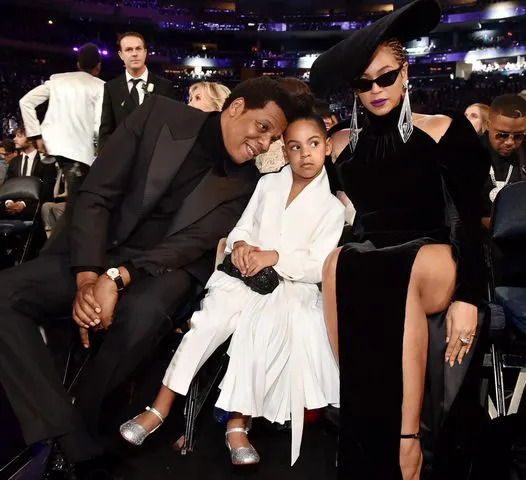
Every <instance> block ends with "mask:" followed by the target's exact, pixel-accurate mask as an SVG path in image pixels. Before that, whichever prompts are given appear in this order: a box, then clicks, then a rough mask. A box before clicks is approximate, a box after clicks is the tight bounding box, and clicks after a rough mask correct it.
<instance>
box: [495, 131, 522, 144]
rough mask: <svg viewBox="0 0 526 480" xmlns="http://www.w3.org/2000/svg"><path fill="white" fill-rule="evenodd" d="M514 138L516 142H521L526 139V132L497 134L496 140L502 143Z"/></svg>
mask: <svg viewBox="0 0 526 480" xmlns="http://www.w3.org/2000/svg"><path fill="white" fill-rule="evenodd" d="M510 137H511V138H512V140H513V141H514V142H520V141H521V140H522V139H523V138H524V132H514V133H511V132H497V133H495V138H496V139H497V140H500V141H501V142H505V141H506V140H508V138H510Z"/></svg>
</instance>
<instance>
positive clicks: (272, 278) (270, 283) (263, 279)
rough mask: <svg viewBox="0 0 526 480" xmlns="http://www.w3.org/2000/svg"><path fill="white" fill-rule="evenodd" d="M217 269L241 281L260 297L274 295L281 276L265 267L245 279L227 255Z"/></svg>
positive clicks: (270, 268)
mask: <svg viewBox="0 0 526 480" xmlns="http://www.w3.org/2000/svg"><path fill="white" fill-rule="evenodd" d="M217 269H218V270H219V271H220V272H223V273H226V274H227V275H230V276H231V277H234V278H238V279H239V280H241V281H242V282H243V283H244V284H245V285H246V286H247V287H248V288H250V290H253V291H254V292H256V293H259V294H260V295H268V294H269V293H272V292H273V291H274V290H275V289H276V287H277V286H278V285H279V275H278V273H277V272H276V270H274V269H273V268H272V267H265V268H264V269H263V270H261V271H260V272H258V273H256V274H255V275H254V276H252V277H244V276H243V275H241V272H240V271H239V269H238V268H237V267H236V266H235V265H234V264H233V263H232V260H231V259H230V255H227V256H226V257H225V259H224V260H223V263H221V264H220V265H219V266H218V267H217Z"/></svg>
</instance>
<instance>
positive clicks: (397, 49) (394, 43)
mask: <svg viewBox="0 0 526 480" xmlns="http://www.w3.org/2000/svg"><path fill="white" fill-rule="evenodd" d="M380 45H382V46H385V47H389V48H390V49H391V51H392V52H393V55H394V56H395V58H396V60H397V61H398V64H399V65H403V64H404V63H405V62H406V60H407V57H406V55H405V50H404V46H403V45H402V42H401V41H400V40H398V39H397V38H390V39H389V40H386V41H385V42H382V43H381V44H380Z"/></svg>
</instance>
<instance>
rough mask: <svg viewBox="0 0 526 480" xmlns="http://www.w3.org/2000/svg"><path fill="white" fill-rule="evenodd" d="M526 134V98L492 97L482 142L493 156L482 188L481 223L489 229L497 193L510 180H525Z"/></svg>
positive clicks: (513, 95) (512, 96)
mask: <svg viewBox="0 0 526 480" xmlns="http://www.w3.org/2000/svg"><path fill="white" fill-rule="evenodd" d="M525 133H526V100H525V99H524V98H522V97H521V96H520V95H515V94H505V95H500V96H499V97H497V98H495V100H493V103H492V104H491V106H490V110H489V121H488V131H487V133H486V134H485V135H484V136H483V137H482V141H483V143H484V145H485V146H486V148H487V149H488V151H489V152H490V155H491V167H490V171H489V176H488V180H487V182H486V186H485V188H484V191H483V199H482V202H483V209H484V210H483V218H482V224H483V226H484V227H485V228H486V229H489V226H490V218H491V209H492V204H493V201H494V200H495V197H496V196H497V194H498V192H499V191H500V190H501V189H502V188H504V187H505V186H506V185H508V184H510V183H515V182H520V181H521V180H525V179H526V159H525V158H524V156H525V155H524V149H521V145H522V143H523V140H524V135H525Z"/></svg>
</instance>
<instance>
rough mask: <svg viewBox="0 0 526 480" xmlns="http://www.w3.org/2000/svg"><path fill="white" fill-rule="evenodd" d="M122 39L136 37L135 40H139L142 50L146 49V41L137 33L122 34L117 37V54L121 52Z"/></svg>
mask: <svg viewBox="0 0 526 480" xmlns="http://www.w3.org/2000/svg"><path fill="white" fill-rule="evenodd" d="M124 37H137V38H140V39H141V41H142V46H143V47H144V48H146V40H144V37H143V36H142V35H141V34H140V33H139V32H124V33H121V34H120V35H119V36H118V37H117V49H118V50H119V52H120V51H121V40H122V39H123V38H124Z"/></svg>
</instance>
